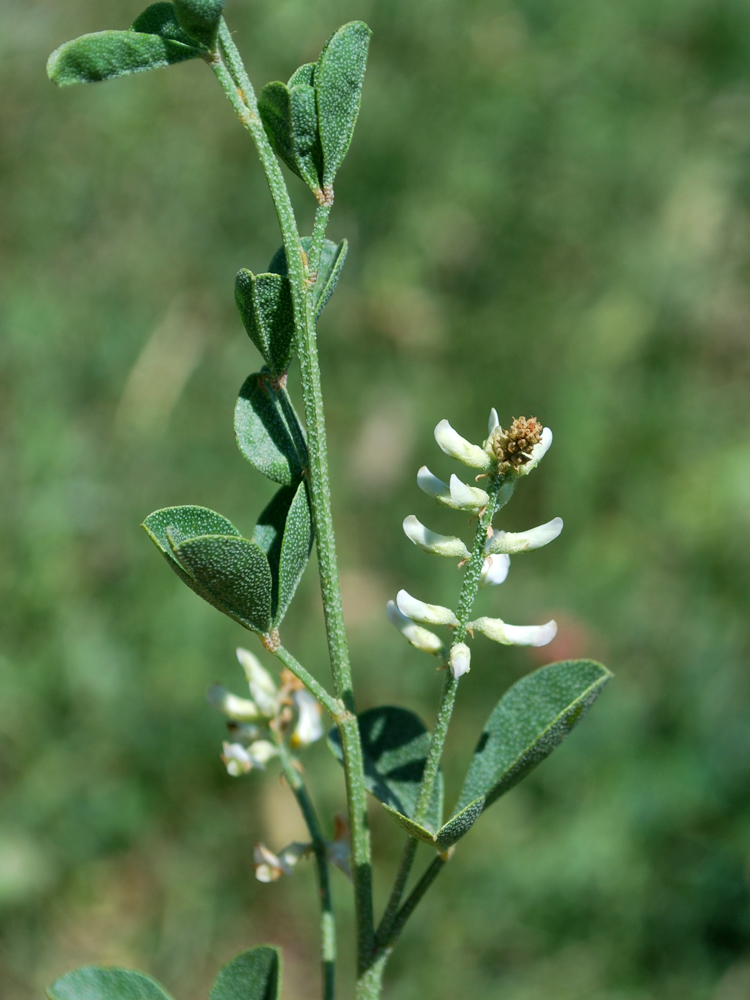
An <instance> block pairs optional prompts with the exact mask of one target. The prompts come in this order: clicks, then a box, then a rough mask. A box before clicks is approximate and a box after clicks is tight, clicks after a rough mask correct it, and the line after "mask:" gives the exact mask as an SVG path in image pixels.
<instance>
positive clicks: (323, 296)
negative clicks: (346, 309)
mask: <svg viewBox="0 0 750 1000" xmlns="http://www.w3.org/2000/svg"><path fill="white" fill-rule="evenodd" d="M300 243H301V244H302V249H303V250H304V251H305V253H308V252H309V250H310V243H311V240H310V237H309V236H303V237H302V239H301V240H300ZM348 250H349V243H348V241H347V240H342V241H341V242H340V243H338V244H336V243H334V242H333V241H332V240H324V241H323V248H322V250H321V254H320V264H319V265H318V277H317V280H316V282H315V287H314V288H313V292H312V296H313V303H314V304H315V306H316V310H315V319H316V320H318V319H320V314H321V313H322V312H323V309H324V308H325V307H326V305H327V303H328V300H329V299H330V297H331V296H332V295H333V293H334V290H335V288H336V285H337V284H338V280H339V277H340V275H341V271H342V268H343V267H344V261H345V260H346V254H347V251H348ZM268 270H269V271H273V272H274V273H276V274H283V275H286V274H287V273H288V272H287V264H286V251H285V249H284V247H279V249H278V250H277V251H276V253H275V254H274V255H273V259H272V261H271V263H270V264H269V265H268Z"/></svg>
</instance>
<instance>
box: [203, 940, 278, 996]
mask: <svg viewBox="0 0 750 1000" xmlns="http://www.w3.org/2000/svg"><path fill="white" fill-rule="evenodd" d="M280 990H281V953H280V951H279V949H278V948H270V947H269V946H268V945H261V947H260V948H251V949H250V950H249V951H243V952H242V954H240V955H237V957H236V958H233V959H232V961H231V962H227V964H226V965H225V966H224V968H223V969H222V970H221V972H220V973H219V975H218V976H217V977H216V980H215V981H214V984H213V986H212V987H211V992H210V993H209V995H208V1000H278V997H279V992H280Z"/></svg>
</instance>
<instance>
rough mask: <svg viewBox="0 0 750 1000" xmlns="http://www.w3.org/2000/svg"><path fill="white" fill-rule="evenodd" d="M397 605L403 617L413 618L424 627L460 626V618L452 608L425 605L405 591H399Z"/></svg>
mask: <svg viewBox="0 0 750 1000" xmlns="http://www.w3.org/2000/svg"><path fill="white" fill-rule="evenodd" d="M396 605H397V607H398V610H399V611H400V612H401V614H402V615H406V617H407V618H411V619H412V621H415V622H420V623H421V624H423V625H453V626H454V627H455V626H456V625H458V618H456V616H455V615H454V614H453V612H452V611H451V610H450V608H444V607H442V606H441V605H440V604H425V603H424V602H423V601H418V600H417V599H416V597H412V596H411V594H408V593H407V592H406V591H405V590H399V592H398V594H396Z"/></svg>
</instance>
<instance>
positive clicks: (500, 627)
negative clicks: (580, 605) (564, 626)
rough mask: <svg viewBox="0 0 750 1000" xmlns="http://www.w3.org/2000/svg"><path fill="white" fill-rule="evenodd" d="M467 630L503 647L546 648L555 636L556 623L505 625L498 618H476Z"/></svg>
mask: <svg viewBox="0 0 750 1000" xmlns="http://www.w3.org/2000/svg"><path fill="white" fill-rule="evenodd" d="M467 628H469V629H473V630H475V631H477V632H481V633H482V634H483V635H486V636H487V638H488V639H494V641H495V642H501V643H503V645H505V646H546V645H547V643H548V642H551V641H552V640H553V639H554V638H555V635H556V634H557V622H554V621H551V622H547V624H546V625H507V624H506V623H505V622H504V621H501V619H500V618H477V620H476V621H473V622H469V624H468V626H467Z"/></svg>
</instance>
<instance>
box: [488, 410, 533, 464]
mask: <svg viewBox="0 0 750 1000" xmlns="http://www.w3.org/2000/svg"><path fill="white" fill-rule="evenodd" d="M542 430H543V427H542V425H541V424H540V423H539V421H538V420H537V419H536V417H529V419H528V420H527V419H526V417H514V418H513V423H512V424H511V425H510V428H509V429H508V430H507V431H505V430H503V428H502V427H496V428H495V430H494V431H493V432H492V437H491V438H490V446H491V448H492V452H493V454H494V456H495V458H496V459H497V471H498V472H499V473H501V474H502V473H504V472H508V471H509V470H510V469H520V467H521V466H522V465H526V463H527V462H530V461H531V449H532V448H533V447H534V445H536V444H539V441H540V439H541V436H542Z"/></svg>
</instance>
